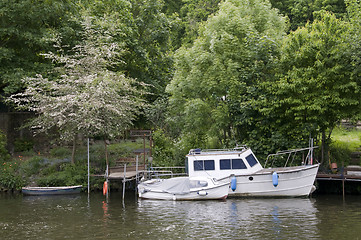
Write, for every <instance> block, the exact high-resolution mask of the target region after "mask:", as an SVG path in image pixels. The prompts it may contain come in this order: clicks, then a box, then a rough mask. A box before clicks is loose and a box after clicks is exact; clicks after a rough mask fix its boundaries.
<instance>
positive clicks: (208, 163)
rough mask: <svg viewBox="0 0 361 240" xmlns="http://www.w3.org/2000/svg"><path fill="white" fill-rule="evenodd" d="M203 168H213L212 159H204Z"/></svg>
mask: <svg viewBox="0 0 361 240" xmlns="http://www.w3.org/2000/svg"><path fill="white" fill-rule="evenodd" d="M204 170H214V160H205V161H204Z"/></svg>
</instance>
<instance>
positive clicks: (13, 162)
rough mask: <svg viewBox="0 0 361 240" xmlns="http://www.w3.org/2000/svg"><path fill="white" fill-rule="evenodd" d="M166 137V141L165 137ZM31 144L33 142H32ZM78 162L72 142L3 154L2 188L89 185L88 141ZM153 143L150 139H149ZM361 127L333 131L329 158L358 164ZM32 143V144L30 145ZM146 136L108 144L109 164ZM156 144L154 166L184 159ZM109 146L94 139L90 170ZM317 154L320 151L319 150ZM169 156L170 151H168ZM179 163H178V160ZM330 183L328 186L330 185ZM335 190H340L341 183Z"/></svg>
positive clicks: (100, 167)
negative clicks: (353, 155) (46, 149)
mask: <svg viewBox="0 0 361 240" xmlns="http://www.w3.org/2000/svg"><path fill="white" fill-rule="evenodd" d="M160 136H161V135H158V134H157V133H155V144H157V143H159V144H160V145H161V144H162V143H163V144H164V139H160ZM162 140H163V141H162ZM30 145H31V144H30ZM77 145H78V146H77V151H76V155H75V163H74V164H72V163H71V155H72V146H57V147H53V148H52V149H50V150H49V151H48V152H34V151H33V150H25V151H22V152H17V153H15V154H14V155H13V156H10V155H9V154H7V153H6V154H5V155H4V154H3V155H4V156H5V157H3V158H2V159H1V161H0V164H1V173H0V192H20V190H21V188H22V187H24V186H48V187H51V186H71V185H83V187H84V190H85V189H87V147H86V142H85V141H81V142H78V144H77ZM146 146H147V147H148V146H149V141H148V140H147V141H146ZM360 146H361V131H360V130H359V129H357V128H345V127H342V126H340V127H338V128H336V129H335V130H334V131H333V135H332V143H331V144H330V154H329V156H330V159H329V160H328V161H329V162H336V163H337V164H338V166H342V164H343V165H344V166H348V165H358V166H360V157H358V158H356V159H352V157H351V156H352V153H353V152H358V151H360ZM28 147H29V146H28ZM143 147H144V142H143V139H137V140H120V141H113V142H110V143H109V145H108V146H107V150H108V158H109V165H110V166H114V164H115V161H116V160H117V159H119V158H121V157H131V156H134V152H135V151H136V150H139V149H143ZM163 147H164V146H162V145H161V146H158V147H157V146H156V145H155V146H154V150H153V152H154V155H153V165H154V166H176V165H181V164H179V163H182V162H183V159H181V158H182V157H179V158H180V159H170V158H167V157H165V156H166V154H165V153H167V152H168V153H169V152H173V151H175V149H172V148H174V146H171V145H168V149H164V148H163ZM104 151H105V147H104V144H103V141H101V140H98V141H92V143H91V144H90V151H89V152H90V172H91V175H94V174H96V175H101V174H104V172H105V168H106V160H105V156H104ZM316 154H317V153H316ZM168 156H169V155H168ZM173 156H174V155H173ZM177 163H178V164H177ZM321 171H325V172H331V169H330V168H328V164H327V163H326V164H323V169H321ZM90 179H91V181H90V185H91V191H101V190H102V184H103V182H104V178H102V177H91V178H90ZM112 184H114V186H113V187H112V189H118V188H120V185H119V186H118V184H117V183H115V182H114V183H112ZM329 187H330V186H328V188H329ZM353 188H355V189H356V190H355V189H353V190H352V192H355V191H356V192H357V193H361V189H360V187H359V186H353ZM332 192H339V191H338V187H335V188H334V189H332Z"/></svg>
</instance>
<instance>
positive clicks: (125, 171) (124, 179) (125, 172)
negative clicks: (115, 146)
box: [123, 164, 127, 205]
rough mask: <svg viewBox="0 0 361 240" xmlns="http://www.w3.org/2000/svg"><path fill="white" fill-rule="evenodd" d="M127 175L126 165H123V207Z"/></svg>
mask: <svg viewBox="0 0 361 240" xmlns="http://www.w3.org/2000/svg"><path fill="white" fill-rule="evenodd" d="M126 174H127V164H124V178H123V205H124V195H125V181H126Z"/></svg>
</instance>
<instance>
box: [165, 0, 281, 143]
mask: <svg viewBox="0 0 361 240" xmlns="http://www.w3.org/2000/svg"><path fill="white" fill-rule="evenodd" d="M284 29H285V24H284V19H282V18H281V17H280V16H279V15H278V14H277V11H275V10H272V9H271V6H270V4H269V3H267V2H264V1H252V2H249V1H225V2H224V3H222V4H221V5H220V10H219V11H218V12H217V13H216V14H215V15H214V16H213V17H211V18H209V19H208V21H207V23H206V24H205V25H204V27H203V28H202V30H201V32H200V36H199V37H198V39H197V40H196V41H195V43H194V45H193V47H191V48H181V49H179V50H178V51H177V54H176V62H175V66H176V70H175V76H174V78H173V80H172V82H171V84H169V85H168V88H167V91H168V92H169V93H170V94H171V98H170V106H171V107H170V108H171V113H172V115H171V118H170V119H169V120H170V121H169V122H170V124H172V123H174V124H175V125H176V128H177V129H179V130H178V131H179V134H182V137H181V138H182V140H183V141H185V138H187V139H189V140H191V139H192V140H191V144H190V145H193V146H197V147H201V146H205V145H206V142H209V140H210V139H212V138H214V137H215V138H217V139H218V145H220V146H227V145H233V146H234V143H235V141H241V142H242V141H243V140H244V139H245V137H244V135H243V134H247V127H248V125H249V122H250V121H252V120H253V119H252V116H250V115H252V114H257V113H256V109H254V100H255V99H256V98H258V97H259V95H260V89H259V88H258V84H259V83H260V82H262V81H265V80H266V79H267V78H268V77H269V74H270V72H271V71H272V62H273V60H272V59H273V58H274V57H275V56H277V54H278V46H277V43H278V42H279V41H280V40H281V39H282V36H283V33H284ZM173 126H174V125H173Z"/></svg>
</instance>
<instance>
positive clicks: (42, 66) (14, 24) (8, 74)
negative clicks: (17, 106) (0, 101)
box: [0, 0, 77, 94]
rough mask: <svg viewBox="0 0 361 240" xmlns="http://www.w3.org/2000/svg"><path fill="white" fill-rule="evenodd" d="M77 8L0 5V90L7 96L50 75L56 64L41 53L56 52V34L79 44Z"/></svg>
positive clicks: (24, 0)
mask: <svg viewBox="0 0 361 240" xmlns="http://www.w3.org/2000/svg"><path fill="white" fill-rule="evenodd" d="M76 10H77V8H76V5H75V4H74V3H73V1H68V0H64V1H56V0H49V1H32V0H21V1H18V0H3V1H1V2H0V23H1V24H0V88H1V92H4V93H5V94H11V93H15V92H17V91H20V90H21V89H22V87H23V84H22V82H21V79H22V78H24V77H27V76H32V75H34V74H35V73H46V72H47V71H48V70H49V69H51V68H52V64H51V62H50V61H48V60H47V59H44V57H43V56H42V55H41V53H44V52H47V51H50V50H52V49H53V41H52V39H53V38H54V34H59V35H62V36H63V40H64V43H65V44H71V43H72V42H73V41H75V40H76V39H77V38H76V33H77V31H76V30H77V23H76V22H74V21H73V20H72V16H73V15H74V12H76Z"/></svg>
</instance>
